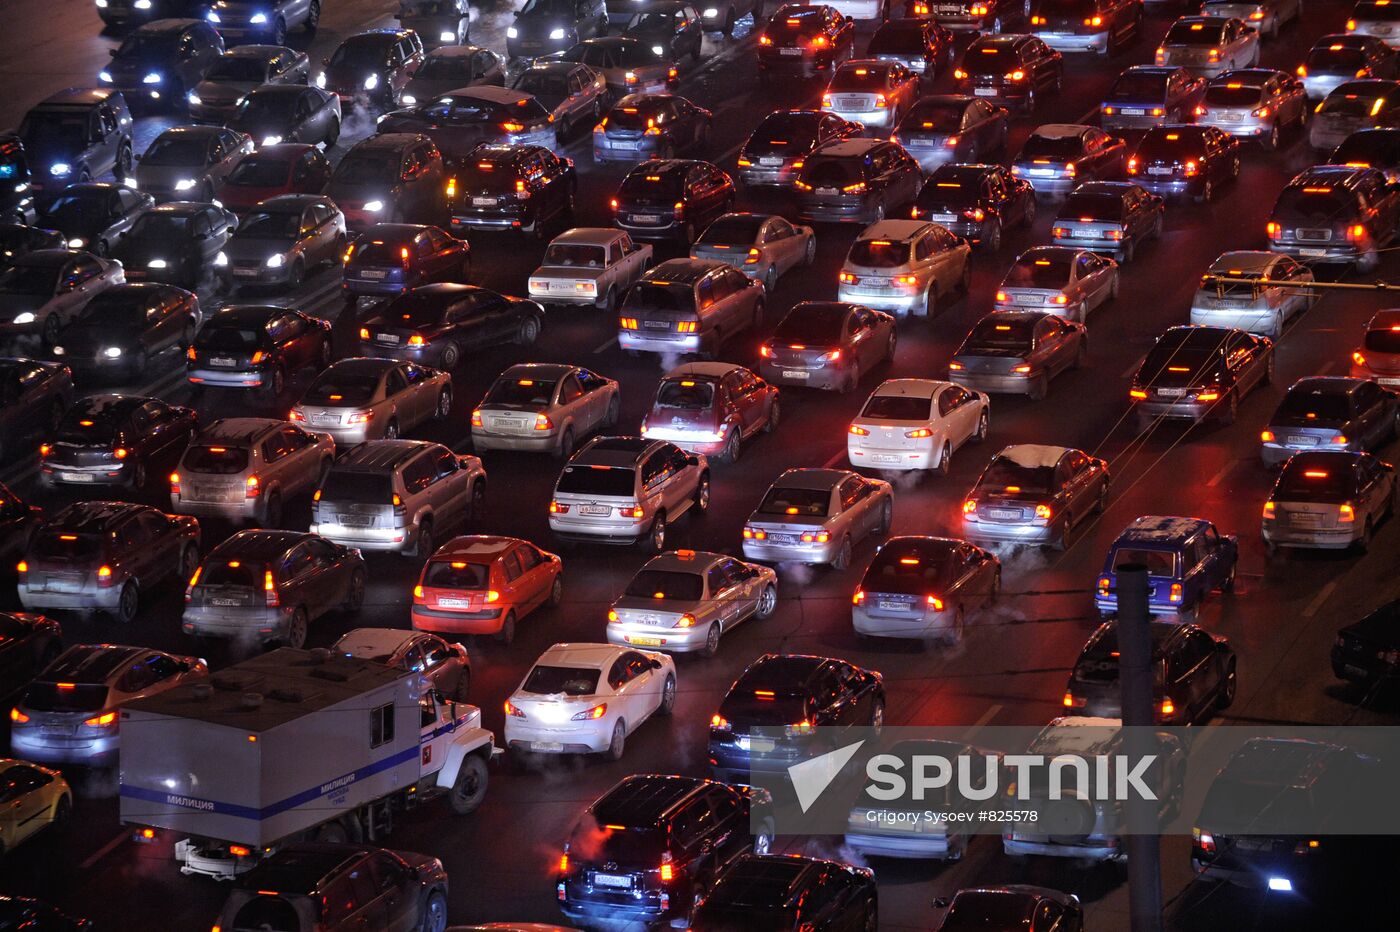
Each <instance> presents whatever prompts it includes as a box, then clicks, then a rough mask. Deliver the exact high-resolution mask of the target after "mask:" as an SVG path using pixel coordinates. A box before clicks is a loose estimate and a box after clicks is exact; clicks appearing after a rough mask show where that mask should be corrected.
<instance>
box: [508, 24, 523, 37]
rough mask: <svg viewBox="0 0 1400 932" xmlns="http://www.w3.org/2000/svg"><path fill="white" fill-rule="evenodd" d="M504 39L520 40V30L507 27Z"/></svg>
mask: <svg viewBox="0 0 1400 932" xmlns="http://www.w3.org/2000/svg"><path fill="white" fill-rule="evenodd" d="M506 38H507V39H519V38H520V30H519V29H516V28H515V27H514V26H509V27H507V28H506Z"/></svg>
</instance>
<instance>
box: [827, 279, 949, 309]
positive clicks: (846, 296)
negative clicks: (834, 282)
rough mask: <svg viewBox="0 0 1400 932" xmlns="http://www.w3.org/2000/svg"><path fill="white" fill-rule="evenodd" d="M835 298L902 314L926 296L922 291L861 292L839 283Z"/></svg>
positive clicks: (917, 304)
mask: <svg viewBox="0 0 1400 932" xmlns="http://www.w3.org/2000/svg"><path fill="white" fill-rule="evenodd" d="M836 300H837V301H846V302H849V303H851V304H863V305H864V306H866V307H870V308H874V309H875V310H877V311H894V312H895V313H896V314H899V315H904V314H908V313H909V312H910V311H912V310H913V309H914V308H916V307H919V306H920V305H922V304H923V303H924V302H925V301H926V300H927V298H925V297H924V292H922V291H915V292H912V293H910V294H861V293H860V292H859V291H856V290H854V289H851V288H847V287H846V286H845V285H841V286H839V287H838V288H837V289H836Z"/></svg>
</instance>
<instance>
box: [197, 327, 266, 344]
mask: <svg viewBox="0 0 1400 932" xmlns="http://www.w3.org/2000/svg"><path fill="white" fill-rule="evenodd" d="M261 334H262V331H261V330H254V329H251V328H248V327H240V326H237V325H229V324H227V323H223V322H214V321H211V322H210V323H208V324H206V325H205V326H203V327H201V328H199V332H198V333H197V334H195V338H194V345H195V346H196V347H197V348H199V349H222V350H251V349H257V347H258V343H259V342H260V340H261Z"/></svg>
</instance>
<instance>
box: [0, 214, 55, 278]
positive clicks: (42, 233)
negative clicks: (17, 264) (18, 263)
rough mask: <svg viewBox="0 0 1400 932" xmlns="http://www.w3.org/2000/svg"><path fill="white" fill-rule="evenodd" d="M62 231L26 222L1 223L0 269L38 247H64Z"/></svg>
mask: <svg viewBox="0 0 1400 932" xmlns="http://www.w3.org/2000/svg"><path fill="white" fill-rule="evenodd" d="M65 245H67V240H65V239H64V236H63V234H62V233H60V232H59V231H57V230H47V229H44V228H43V227H36V226H30V225H29V224H26V223H0V269H3V268H5V267H6V266H8V265H9V264H10V263H11V262H13V261H14V260H16V259H20V258H23V257H24V256H27V255H29V253H31V252H34V251H35V250H37V249H62V248H64V246H65Z"/></svg>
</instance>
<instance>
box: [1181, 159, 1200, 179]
mask: <svg viewBox="0 0 1400 932" xmlns="http://www.w3.org/2000/svg"><path fill="white" fill-rule="evenodd" d="M1184 168H1185V170H1186V174H1187V176H1188V177H1189V176H1191V175H1194V174H1196V172H1198V171H1200V168H1201V167H1200V166H1199V165H1197V164H1196V160H1195V159H1187V160H1186V165H1185V166H1184Z"/></svg>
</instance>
